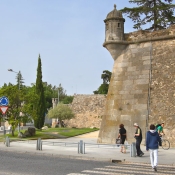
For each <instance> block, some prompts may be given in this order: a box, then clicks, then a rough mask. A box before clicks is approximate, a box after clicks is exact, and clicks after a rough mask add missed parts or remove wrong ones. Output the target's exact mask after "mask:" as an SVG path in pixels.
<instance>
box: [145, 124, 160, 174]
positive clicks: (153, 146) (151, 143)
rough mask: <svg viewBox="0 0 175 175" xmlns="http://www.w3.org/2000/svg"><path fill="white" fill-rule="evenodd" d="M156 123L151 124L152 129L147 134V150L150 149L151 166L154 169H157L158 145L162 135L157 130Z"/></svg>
mask: <svg viewBox="0 0 175 175" xmlns="http://www.w3.org/2000/svg"><path fill="white" fill-rule="evenodd" d="M155 128H156V127H155V125H153V124H151V125H150V130H149V131H147V134H146V150H147V151H148V150H149V151H150V161H151V166H152V168H153V170H154V171H157V159H158V147H159V146H158V145H159V142H160V137H159V134H158V132H157V131H156V130H155Z"/></svg>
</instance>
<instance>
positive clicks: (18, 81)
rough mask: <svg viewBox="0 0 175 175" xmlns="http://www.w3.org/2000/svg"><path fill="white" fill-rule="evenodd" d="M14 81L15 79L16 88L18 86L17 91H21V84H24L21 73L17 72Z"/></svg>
mask: <svg viewBox="0 0 175 175" xmlns="http://www.w3.org/2000/svg"><path fill="white" fill-rule="evenodd" d="M16 79H17V86H18V89H22V88H23V87H24V85H23V83H24V81H23V80H24V79H23V77H22V74H21V72H20V71H19V72H18V73H17V75H16Z"/></svg>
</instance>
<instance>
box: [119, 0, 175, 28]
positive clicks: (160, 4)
mask: <svg viewBox="0 0 175 175" xmlns="http://www.w3.org/2000/svg"><path fill="white" fill-rule="evenodd" d="M172 1H173V0H129V2H130V3H136V4H137V7H133V8H128V7H125V8H124V9H121V11H122V12H123V13H126V14H128V17H129V18H131V19H132V21H133V22H134V23H135V25H134V27H133V28H135V29H141V26H143V25H145V24H147V23H150V22H152V26H151V27H150V28H147V30H154V31H155V30H160V29H165V28H167V27H169V26H170V25H172V24H175V17H174V16H173V15H174V8H175V4H172Z"/></svg>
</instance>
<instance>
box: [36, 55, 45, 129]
mask: <svg viewBox="0 0 175 175" xmlns="http://www.w3.org/2000/svg"><path fill="white" fill-rule="evenodd" d="M35 90H36V94H37V97H38V100H37V103H36V106H35V108H36V111H37V112H36V113H37V114H36V117H35V118H34V125H35V127H36V128H38V129H41V128H42V127H43V125H44V120H45V114H46V108H45V97H44V88H43V82H42V65H41V58H40V55H39V57H38V68H37V78H36V89H35Z"/></svg>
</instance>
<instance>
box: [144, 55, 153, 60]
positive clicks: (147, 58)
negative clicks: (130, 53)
mask: <svg viewBox="0 0 175 175" xmlns="http://www.w3.org/2000/svg"><path fill="white" fill-rule="evenodd" d="M150 59H151V58H150V56H149V55H148V56H142V60H150Z"/></svg>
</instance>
